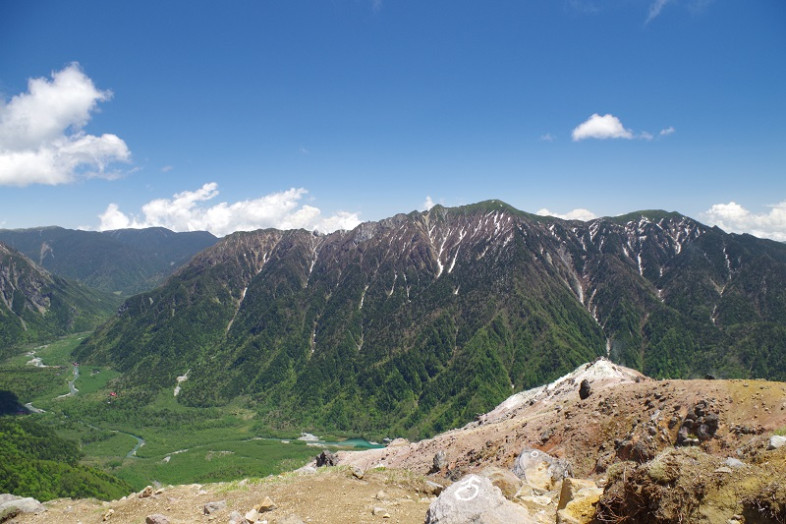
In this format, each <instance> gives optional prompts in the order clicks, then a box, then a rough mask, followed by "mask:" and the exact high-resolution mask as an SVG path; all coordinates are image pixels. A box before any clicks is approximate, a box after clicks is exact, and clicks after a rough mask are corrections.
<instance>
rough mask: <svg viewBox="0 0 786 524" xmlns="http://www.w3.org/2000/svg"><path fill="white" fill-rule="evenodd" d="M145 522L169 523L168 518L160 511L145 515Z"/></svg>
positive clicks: (154, 523) (146, 523)
mask: <svg viewBox="0 0 786 524" xmlns="http://www.w3.org/2000/svg"><path fill="white" fill-rule="evenodd" d="M145 524H169V519H168V518H166V516H165V515H162V514H161V513H155V514H153V515H148V516H147V517H145Z"/></svg>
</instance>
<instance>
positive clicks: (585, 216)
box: [535, 207, 598, 222]
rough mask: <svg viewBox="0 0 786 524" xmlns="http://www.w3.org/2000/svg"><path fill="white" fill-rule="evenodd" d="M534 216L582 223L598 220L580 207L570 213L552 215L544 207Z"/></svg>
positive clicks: (587, 210)
mask: <svg viewBox="0 0 786 524" xmlns="http://www.w3.org/2000/svg"><path fill="white" fill-rule="evenodd" d="M535 214H536V215H541V216H547V217H557V218H562V219H563V220H581V221H583V222H586V221H587V220H593V219H595V218H598V216H597V215H596V214H595V213H593V212H592V211H590V210H589V209H584V208H582V207H580V208H576V209H574V210H572V211H568V212H567V213H565V214H560V213H554V212H553V211H549V210H548V209H546V208H545V207H544V208H542V209H539V210H537V211H536V212H535Z"/></svg>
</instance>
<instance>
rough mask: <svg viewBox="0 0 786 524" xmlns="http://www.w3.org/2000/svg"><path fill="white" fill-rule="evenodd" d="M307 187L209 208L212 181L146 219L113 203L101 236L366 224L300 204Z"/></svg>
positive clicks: (151, 205) (158, 204) (154, 205)
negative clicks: (151, 230) (158, 229)
mask: <svg viewBox="0 0 786 524" xmlns="http://www.w3.org/2000/svg"><path fill="white" fill-rule="evenodd" d="M306 193H307V191H306V190H305V189H303V188H291V189H288V190H286V191H281V192H278V193H270V194H268V195H264V196H262V197H259V198H256V199H253V200H241V201H238V202H234V203H228V202H219V203H216V204H213V205H206V204H205V202H208V201H210V200H212V199H214V198H215V197H216V196H218V184H216V183H215V182H210V183H207V184H204V185H203V186H202V187H201V188H199V189H197V190H196V191H183V192H181V193H177V194H175V195H173V196H172V198H171V199H168V198H159V199H156V200H152V201H150V202H148V203H147V204H145V205H144V206H142V213H141V216H133V215H132V216H129V215H127V214H125V213H123V212H122V211H120V208H119V207H118V206H117V204H114V203H112V204H109V206H107V208H106V211H104V212H103V213H102V214H101V215H99V218H100V219H101V225H100V226H99V228H98V229H99V230H100V231H106V230H112V229H122V228H142V227H153V226H162V227H166V228H168V229H171V230H173V231H202V230H206V231H210V232H211V233H213V234H214V235H217V236H223V235H227V234H229V233H232V232H234V231H253V230H255V229H262V228H267V227H274V228H278V229H299V228H303V229H309V230H317V231H321V232H323V233H328V232H331V231H335V230H337V229H352V228H354V227H355V226H357V225H358V224H359V223H360V218H359V217H358V215H357V213H349V212H346V211H339V212H337V213H336V214H335V215H333V216H329V217H323V216H322V212H321V211H320V210H319V209H318V208H316V207H314V206H310V205H307V204H303V205H301V204H300V199H301V198H303V196H304V195H305V194H306Z"/></svg>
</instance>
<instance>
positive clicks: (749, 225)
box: [702, 200, 786, 242]
mask: <svg viewBox="0 0 786 524" xmlns="http://www.w3.org/2000/svg"><path fill="white" fill-rule="evenodd" d="M769 207H770V210H769V212H767V213H752V212H751V211H749V210H747V209H745V208H744V207H743V206H741V205H740V204H738V203H736V202H734V201H731V202H729V203H728V204H715V205H713V206H712V207H711V208H709V209H708V210H707V211H705V212H704V213H702V219H703V220H704V221H705V222H707V223H708V224H710V225H713V226H718V227H719V228H721V229H723V230H724V231H728V232H733V233H750V234H751V235H754V236H757V237H761V238H770V239H772V240H778V241H781V242H784V241H786V200H784V201H782V202H780V203H778V204H775V205H773V206H769Z"/></svg>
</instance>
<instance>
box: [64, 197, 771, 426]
mask: <svg viewBox="0 0 786 524" xmlns="http://www.w3.org/2000/svg"><path fill="white" fill-rule="evenodd" d="M784 283H786V246H784V245H782V244H779V243H776V242H771V241H765V240H760V239H757V238H754V237H751V236H749V235H733V234H726V233H724V232H723V231H721V230H720V229H717V228H710V227H707V226H705V225H703V224H701V223H699V222H697V221H695V220H693V219H691V218H688V217H685V216H683V215H680V214H678V213H667V212H663V211H643V212H636V213H631V214H628V215H625V216H622V217H613V218H599V219H596V220H591V221H588V222H581V221H567V220H561V219H557V218H552V217H542V216H536V215H531V214H528V213H524V212H521V211H518V210H516V209H514V208H512V207H511V206H509V205H507V204H505V203H503V202H500V201H496V200H492V201H487V202H481V203H479V204H474V205H470V206H464V207H457V208H444V207H441V206H435V207H433V208H432V209H431V210H429V211H427V212H413V213H410V214H407V215H404V214H400V215H396V216H394V217H392V218H388V219H385V220H381V221H379V222H368V223H364V224H361V225H359V226H358V227H356V228H355V229H353V230H352V231H341V232H335V233H332V234H329V235H318V234H314V233H310V232H307V231H304V230H293V231H279V230H273V229H267V230H260V231H255V232H246V233H235V234H232V235H229V236H228V237H226V238H224V239H222V240H220V241H219V242H218V243H217V244H215V245H214V246H212V247H210V248H208V249H206V250H205V251H203V252H201V253H200V254H199V255H197V256H196V257H195V258H194V259H193V260H192V261H191V262H190V263H189V264H188V265H186V266H185V267H183V268H182V269H181V270H179V271H178V272H177V273H176V274H175V275H173V276H172V277H171V278H170V279H169V280H168V281H167V282H166V283H165V284H164V285H163V286H161V287H160V288H158V289H155V290H153V291H151V292H147V293H143V294H140V295H137V296H135V297H132V298H130V299H129V300H127V301H126V303H125V304H124V305H123V307H122V308H121V310H120V311H119V312H118V315H117V316H116V318H114V319H113V320H111V321H110V322H109V323H107V324H106V325H104V326H103V327H102V328H100V329H99V330H98V331H97V332H96V334H95V335H94V336H93V337H92V338H90V339H89V340H87V341H86V342H85V343H84V344H83V345H82V346H81V348H79V350H78V358H80V359H91V360H93V361H96V362H98V361H103V362H108V363H111V364H112V365H114V366H116V367H117V368H119V369H120V370H122V371H123V372H124V373H125V374H124V377H125V378H124V380H125V384H126V387H127V388H131V389H133V388H139V389H140V390H141V391H144V392H147V393H145V394H149V392H151V391H154V390H156V389H158V388H170V387H171V388H173V389H174V387H175V385H176V378H177V377H178V376H183V375H184V374H185V373H186V372H188V374H187V376H188V380H187V381H185V382H183V383H182V384H180V385H181V388H182V392H181V393H180V395H179V397H178V400H179V401H181V402H185V403H188V404H192V405H215V404H222V403H225V402H228V401H230V400H231V399H233V398H235V397H238V396H244V397H245V398H249V399H252V401H253V402H254V403H255V404H256V405H257V407H258V409H259V410H260V411H261V412H262V413H266V414H267V415H268V422H269V423H270V424H272V425H277V426H283V427H286V426H287V425H289V424H290V423H291V424H295V425H302V424H311V425H313V426H314V427H326V428H334V429H342V430H355V431H370V432H373V431H376V430H380V429H381V428H394V429H395V430H396V431H399V432H401V433H406V434H408V435H411V436H415V435H424V434H431V433H433V432H437V431H441V430H444V429H447V428H449V427H453V426H456V425H458V424H460V423H463V422H466V421H468V420H471V419H472V418H474V417H475V416H476V415H477V414H479V413H484V412H486V411H488V410H489V409H490V408H491V407H493V406H495V405H496V404H497V403H499V402H500V401H501V400H503V399H505V398H506V397H507V396H509V395H510V393H511V391H515V390H520V389H524V388H528V387H532V386H536V385H539V384H542V383H544V382H547V381H549V380H552V379H554V378H556V377H558V376H560V375H562V374H564V373H566V372H568V371H569V370H571V369H574V368H575V367H576V366H578V365H579V364H581V363H584V362H587V361H590V360H593V359H594V358H596V357H598V356H608V357H609V358H611V359H612V360H613V361H614V362H617V363H620V364H623V365H625V366H628V367H632V368H635V369H638V370H641V371H643V372H645V373H646V374H648V375H650V376H655V377H667V376H668V377H685V376H694V375H701V376H703V375H708V374H711V375H716V376H750V375H754V376H759V377H771V378H780V379H783V378H785V377H786V367H784V364H783V362H784V361H785V360H784V359H783V355H784V352H786V351H785V350H786V348H785V347H784V342H783V341H784V340H786V337H784V335H786V333H784V331H786V328H784V326H786V295H784V294H783V289H784V288H786V286H784ZM178 384H179V383H178Z"/></svg>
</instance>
